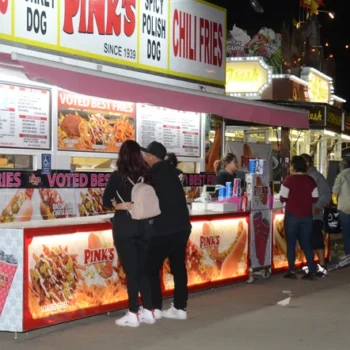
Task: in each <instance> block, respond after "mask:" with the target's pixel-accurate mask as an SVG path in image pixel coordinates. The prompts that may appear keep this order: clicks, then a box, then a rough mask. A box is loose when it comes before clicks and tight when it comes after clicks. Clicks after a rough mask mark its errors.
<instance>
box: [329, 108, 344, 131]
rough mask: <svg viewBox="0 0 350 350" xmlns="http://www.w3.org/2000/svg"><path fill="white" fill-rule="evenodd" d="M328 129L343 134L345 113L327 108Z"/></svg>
mask: <svg viewBox="0 0 350 350" xmlns="http://www.w3.org/2000/svg"><path fill="white" fill-rule="evenodd" d="M326 129H327V130H330V131H333V132H335V133H337V134H341V132H342V130H343V111H342V110H341V109H338V108H335V107H330V106H327V120H326Z"/></svg>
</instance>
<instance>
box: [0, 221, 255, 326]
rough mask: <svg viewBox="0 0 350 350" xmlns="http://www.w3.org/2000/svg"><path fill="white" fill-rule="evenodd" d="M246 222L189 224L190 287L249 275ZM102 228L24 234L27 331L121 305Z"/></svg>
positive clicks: (122, 295) (121, 280) (123, 297)
mask: <svg viewBox="0 0 350 350" xmlns="http://www.w3.org/2000/svg"><path fill="white" fill-rule="evenodd" d="M247 221H248V217H244V216H242V218H235V219H214V220H210V221H195V222H193V230H192V233H191V236H190V240H189V242H188V246H187V252H186V265H187V270H188V285H189V287H190V288H196V287H200V286H201V285H202V286H203V285H205V284H207V283H215V282H220V281H225V280H230V279H235V278H236V279H237V278H242V277H247V276H248V258H247V254H248V222H247ZM102 226H103V227H101V225H100V226H97V225H90V226H88V225H84V226H70V227H67V228H66V229H63V230H62V227H61V228H60V230H58V229H57V228H50V230H48V229H46V228H42V229H35V231H34V230H31V229H29V230H27V231H26V232H25V234H24V236H25V237H26V245H25V248H24V251H25V256H26V261H25V266H24V295H25V298H24V329H25V330H28V329H33V328H36V327H40V326H44V325H47V324H48V321H49V322H50V324H55V323H57V322H64V321H70V320H72V319H76V318H78V317H86V316H89V315H95V314H98V313H101V312H108V311H112V310H115V309H117V308H118V307H121V306H125V304H126V302H127V291H126V276H125V273H124V270H123V267H122V262H121V261H120V260H119V257H118V254H117V252H116V249H115V247H114V243H113V235H112V230H111V229H110V228H108V227H109V225H108V224H103V225H102ZM52 230H55V231H52ZM56 232H57V233H56ZM22 237H23V232H22ZM22 244H23V243H22ZM0 248H1V244H0ZM21 251H22V252H23V249H22V250H21ZM0 267H1V261H0ZM22 270H23V267H22ZM17 273H18V272H17ZM21 281H23V276H22V280H21ZM162 282H163V286H164V289H165V291H171V290H172V289H173V279H172V275H171V274H170V265H169V262H168V261H166V262H165V264H164V267H163V279H162ZM21 286H23V283H21ZM12 288H13V287H11V290H12ZM19 315H20V317H22V314H21V313H20V314H19ZM0 322H1V316H0ZM0 324H1V323H0Z"/></svg>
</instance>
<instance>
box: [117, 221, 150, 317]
mask: <svg viewBox="0 0 350 350" xmlns="http://www.w3.org/2000/svg"><path fill="white" fill-rule="evenodd" d="M146 226H151V225H148V224H147V223H141V222H140V225H139V230H138V233H137V234H135V235H132V236H126V235H118V234H115V235H114V243H115V246H116V250H117V253H118V258H119V259H120V260H121V263H122V266H123V269H124V272H125V275H126V283H127V289H128V297H129V310H130V311H131V312H138V309H139V293H140V294H141V298H142V303H143V307H144V308H145V309H148V310H152V299H151V288H150V281H149V278H148V274H147V272H146V260H147V256H148V249H149V246H150V242H151V232H150V227H146Z"/></svg>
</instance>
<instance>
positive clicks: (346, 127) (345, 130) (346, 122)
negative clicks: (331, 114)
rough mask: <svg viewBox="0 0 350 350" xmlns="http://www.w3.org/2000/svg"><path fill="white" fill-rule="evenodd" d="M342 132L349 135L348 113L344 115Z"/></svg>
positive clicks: (349, 119) (349, 121) (349, 118)
mask: <svg viewBox="0 0 350 350" xmlns="http://www.w3.org/2000/svg"><path fill="white" fill-rule="evenodd" d="M344 134H346V135H349V136H350V115H346V116H345V120H344Z"/></svg>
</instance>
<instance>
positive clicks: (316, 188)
mask: <svg viewBox="0 0 350 350" xmlns="http://www.w3.org/2000/svg"><path fill="white" fill-rule="evenodd" d="M339 170H340V172H339V174H338V176H337V178H336V179H335V182H334V186H333V189H331V187H330V185H329V184H328V182H327V180H326V179H325V177H324V176H323V175H322V174H321V173H320V172H318V171H317V169H316V168H315V166H314V164H313V159H312V157H311V156H310V155H308V154H302V155H301V156H295V157H293V158H292V160H291V164H290V176H288V177H287V178H286V179H285V180H284V182H283V185H282V187H281V192H280V199H281V202H282V203H285V222H284V227H285V231H286V238H287V259H288V267H289V271H288V272H287V274H286V275H285V276H284V277H285V278H289V279H296V278H297V274H296V269H295V252H296V244H297V242H299V245H300V247H301V249H302V250H303V252H304V254H305V257H306V260H307V267H305V268H304V272H305V275H304V276H303V277H302V278H303V279H308V280H315V279H316V278H317V276H318V277H324V276H325V275H326V274H327V270H326V259H325V244H324V237H323V228H324V220H325V219H327V218H325V210H327V207H329V206H330V205H331V203H332V192H333V196H334V201H335V202H336V203H337V204H338V213H339V219H340V223H341V227H342V233H343V239H344V245H345V254H346V255H349V254H350V160H349V159H344V160H343V161H342V162H341V163H340V166H339ZM315 254H316V256H317V258H318V260H319V263H318V264H317V265H316V264H315V262H314V256H315Z"/></svg>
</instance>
